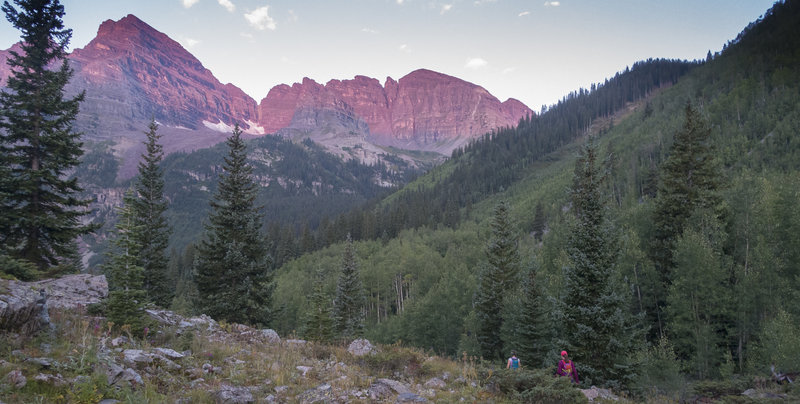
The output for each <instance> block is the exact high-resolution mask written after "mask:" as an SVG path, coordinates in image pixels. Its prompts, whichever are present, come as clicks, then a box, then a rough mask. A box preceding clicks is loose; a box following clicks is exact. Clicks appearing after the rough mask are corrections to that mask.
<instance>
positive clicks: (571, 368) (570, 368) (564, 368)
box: [556, 351, 580, 384]
mask: <svg viewBox="0 0 800 404" xmlns="http://www.w3.org/2000/svg"><path fill="white" fill-rule="evenodd" d="M556 374H557V375H559V376H567V377H569V378H570V379H571V381H572V382H573V383H575V384H580V380H578V369H575V364H574V363H572V361H571V360H569V355H567V351H561V360H560V361H559V362H558V370H556Z"/></svg>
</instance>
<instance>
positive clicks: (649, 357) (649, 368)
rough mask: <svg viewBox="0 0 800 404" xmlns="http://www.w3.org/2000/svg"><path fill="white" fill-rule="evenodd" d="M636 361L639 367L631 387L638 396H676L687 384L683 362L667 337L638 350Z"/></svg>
mask: <svg viewBox="0 0 800 404" xmlns="http://www.w3.org/2000/svg"><path fill="white" fill-rule="evenodd" d="M634 363H636V364H637V366H638V367H637V373H636V375H635V376H634V379H633V382H632V385H631V386H630V387H631V390H632V391H633V393H635V394H636V395H638V396H650V397H653V396H659V395H666V396H668V397H672V398H676V396H677V395H679V394H680V393H681V392H682V390H683V389H684V388H685V386H686V381H685V380H684V377H683V375H682V374H681V371H680V368H681V363H680V362H679V361H678V358H677V357H676V356H675V351H674V350H673V348H672V344H670V342H669V340H667V338H666V337H664V338H661V340H659V341H658V344H657V345H656V346H653V347H649V348H646V349H643V350H641V351H639V352H637V353H636V355H635V356H634Z"/></svg>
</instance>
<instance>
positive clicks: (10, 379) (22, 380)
mask: <svg viewBox="0 0 800 404" xmlns="http://www.w3.org/2000/svg"><path fill="white" fill-rule="evenodd" d="M6 382H7V383H8V384H10V385H11V386H12V387H14V388H15V389H21V388H23V387H25V385H26V384H28V379H27V378H26V377H25V375H23V374H22V371H21V370H19V369H17V370H12V371H10V372H8V374H7V375H6Z"/></svg>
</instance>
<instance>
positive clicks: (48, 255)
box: [0, 0, 95, 271]
mask: <svg viewBox="0 0 800 404" xmlns="http://www.w3.org/2000/svg"><path fill="white" fill-rule="evenodd" d="M14 3H15V4H16V5H17V6H18V7H19V8H20V9H19V10H17V8H15V7H14V6H12V5H11V4H9V2H7V1H6V2H4V3H3V7H2V9H3V12H4V13H5V15H6V19H8V21H9V22H10V23H11V24H12V25H13V26H14V27H15V28H17V29H19V30H20V31H21V32H22V36H21V39H22V40H21V46H22V51H21V52H19V53H18V52H16V51H13V50H12V51H10V54H11V56H10V57H9V59H8V65H9V67H10V68H11V75H10V76H9V78H8V82H7V84H6V87H7V88H6V90H5V91H2V92H0V165H2V166H3V167H4V172H2V173H0V174H2V177H3V180H0V187H2V189H0V198H2V199H0V212H2V213H0V226H2V228H0V245H2V246H3V247H2V248H3V249H4V250H5V251H6V253H7V254H8V255H10V256H11V257H12V258H17V259H23V260H26V261H28V262H31V263H33V264H35V265H36V267H37V268H38V269H39V270H40V271H41V270H45V269H47V268H48V267H51V266H55V265H59V264H65V265H64V266H70V265H69V263H67V262H65V261H66V260H65V258H66V259H70V258H74V257H76V256H77V251H75V246H76V244H75V239H76V238H77V237H78V236H81V235H84V234H87V233H90V232H91V231H93V230H94V229H95V226H93V225H87V224H82V223H81V221H80V218H81V217H82V216H84V215H86V214H87V213H88V212H87V211H86V209H85V208H86V206H88V204H89V202H90V201H89V200H82V199H79V198H78V194H79V193H80V192H81V191H82V189H81V187H80V186H79V185H78V179H77V178H75V177H73V178H67V174H68V173H69V172H70V171H71V170H72V169H74V168H75V167H76V166H77V165H78V163H79V158H80V156H81V155H82V154H83V151H82V150H81V145H82V144H81V142H80V133H77V132H74V131H73V130H72V122H73V121H74V120H75V117H76V116H77V114H78V107H79V104H80V102H81V101H82V100H83V96H84V95H83V93H81V94H79V95H78V96H76V97H74V98H72V99H64V86H65V85H66V84H67V82H68V81H69V79H70V77H72V74H73V71H72V69H71V68H70V66H69V63H68V61H67V46H68V44H69V39H70V37H71V36H72V30H70V29H64V25H63V22H62V17H63V16H64V7H63V6H62V5H61V4H60V3H59V1H58V0H14ZM51 66H58V67H57V68H56V69H54V70H51ZM73 261H74V259H73ZM62 269H64V270H73V271H74V270H76V269H79V268H62Z"/></svg>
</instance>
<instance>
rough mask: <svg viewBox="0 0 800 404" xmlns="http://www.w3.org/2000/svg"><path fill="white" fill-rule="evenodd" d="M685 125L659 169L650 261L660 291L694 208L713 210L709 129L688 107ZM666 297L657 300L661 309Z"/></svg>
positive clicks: (716, 178) (715, 196) (714, 174)
mask: <svg viewBox="0 0 800 404" xmlns="http://www.w3.org/2000/svg"><path fill="white" fill-rule="evenodd" d="M685 115H686V123H685V124H684V126H683V128H682V129H681V130H680V131H679V132H678V133H676V134H675V139H674V143H673V144H672V147H671V148H670V152H669V157H668V158H667V160H666V161H665V162H664V164H663V167H662V169H661V178H660V182H659V187H658V194H657V196H656V200H655V213H654V218H653V224H654V226H655V230H654V236H653V240H652V241H651V245H650V257H651V259H652V260H653V263H654V265H655V267H656V270H657V271H658V272H659V274H660V276H661V282H662V285H663V290H664V291H666V290H667V289H669V285H670V284H671V281H672V275H671V271H672V269H673V268H674V266H675V264H674V261H673V251H674V249H675V242H676V240H677V239H678V238H679V237H680V235H681V234H682V233H683V229H684V227H685V226H686V223H687V220H688V219H689V217H690V216H691V215H692V213H693V212H694V210H695V209H697V208H701V207H704V208H716V207H717V205H719V203H720V199H721V198H720V196H719V193H718V192H717V189H718V188H719V185H720V184H719V182H720V173H719V169H718V167H717V165H716V164H715V162H714V156H713V154H712V145H711V143H710V137H711V129H710V128H709V126H708V123H707V122H706V121H705V119H703V117H702V116H701V115H700V112H699V111H697V110H696V109H695V108H694V107H692V105H691V104H687V105H686V109H685ZM665 298H666V296H664V295H663V293H662V295H661V296H659V297H658V301H659V306H660V307H663V305H664V299H665Z"/></svg>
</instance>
